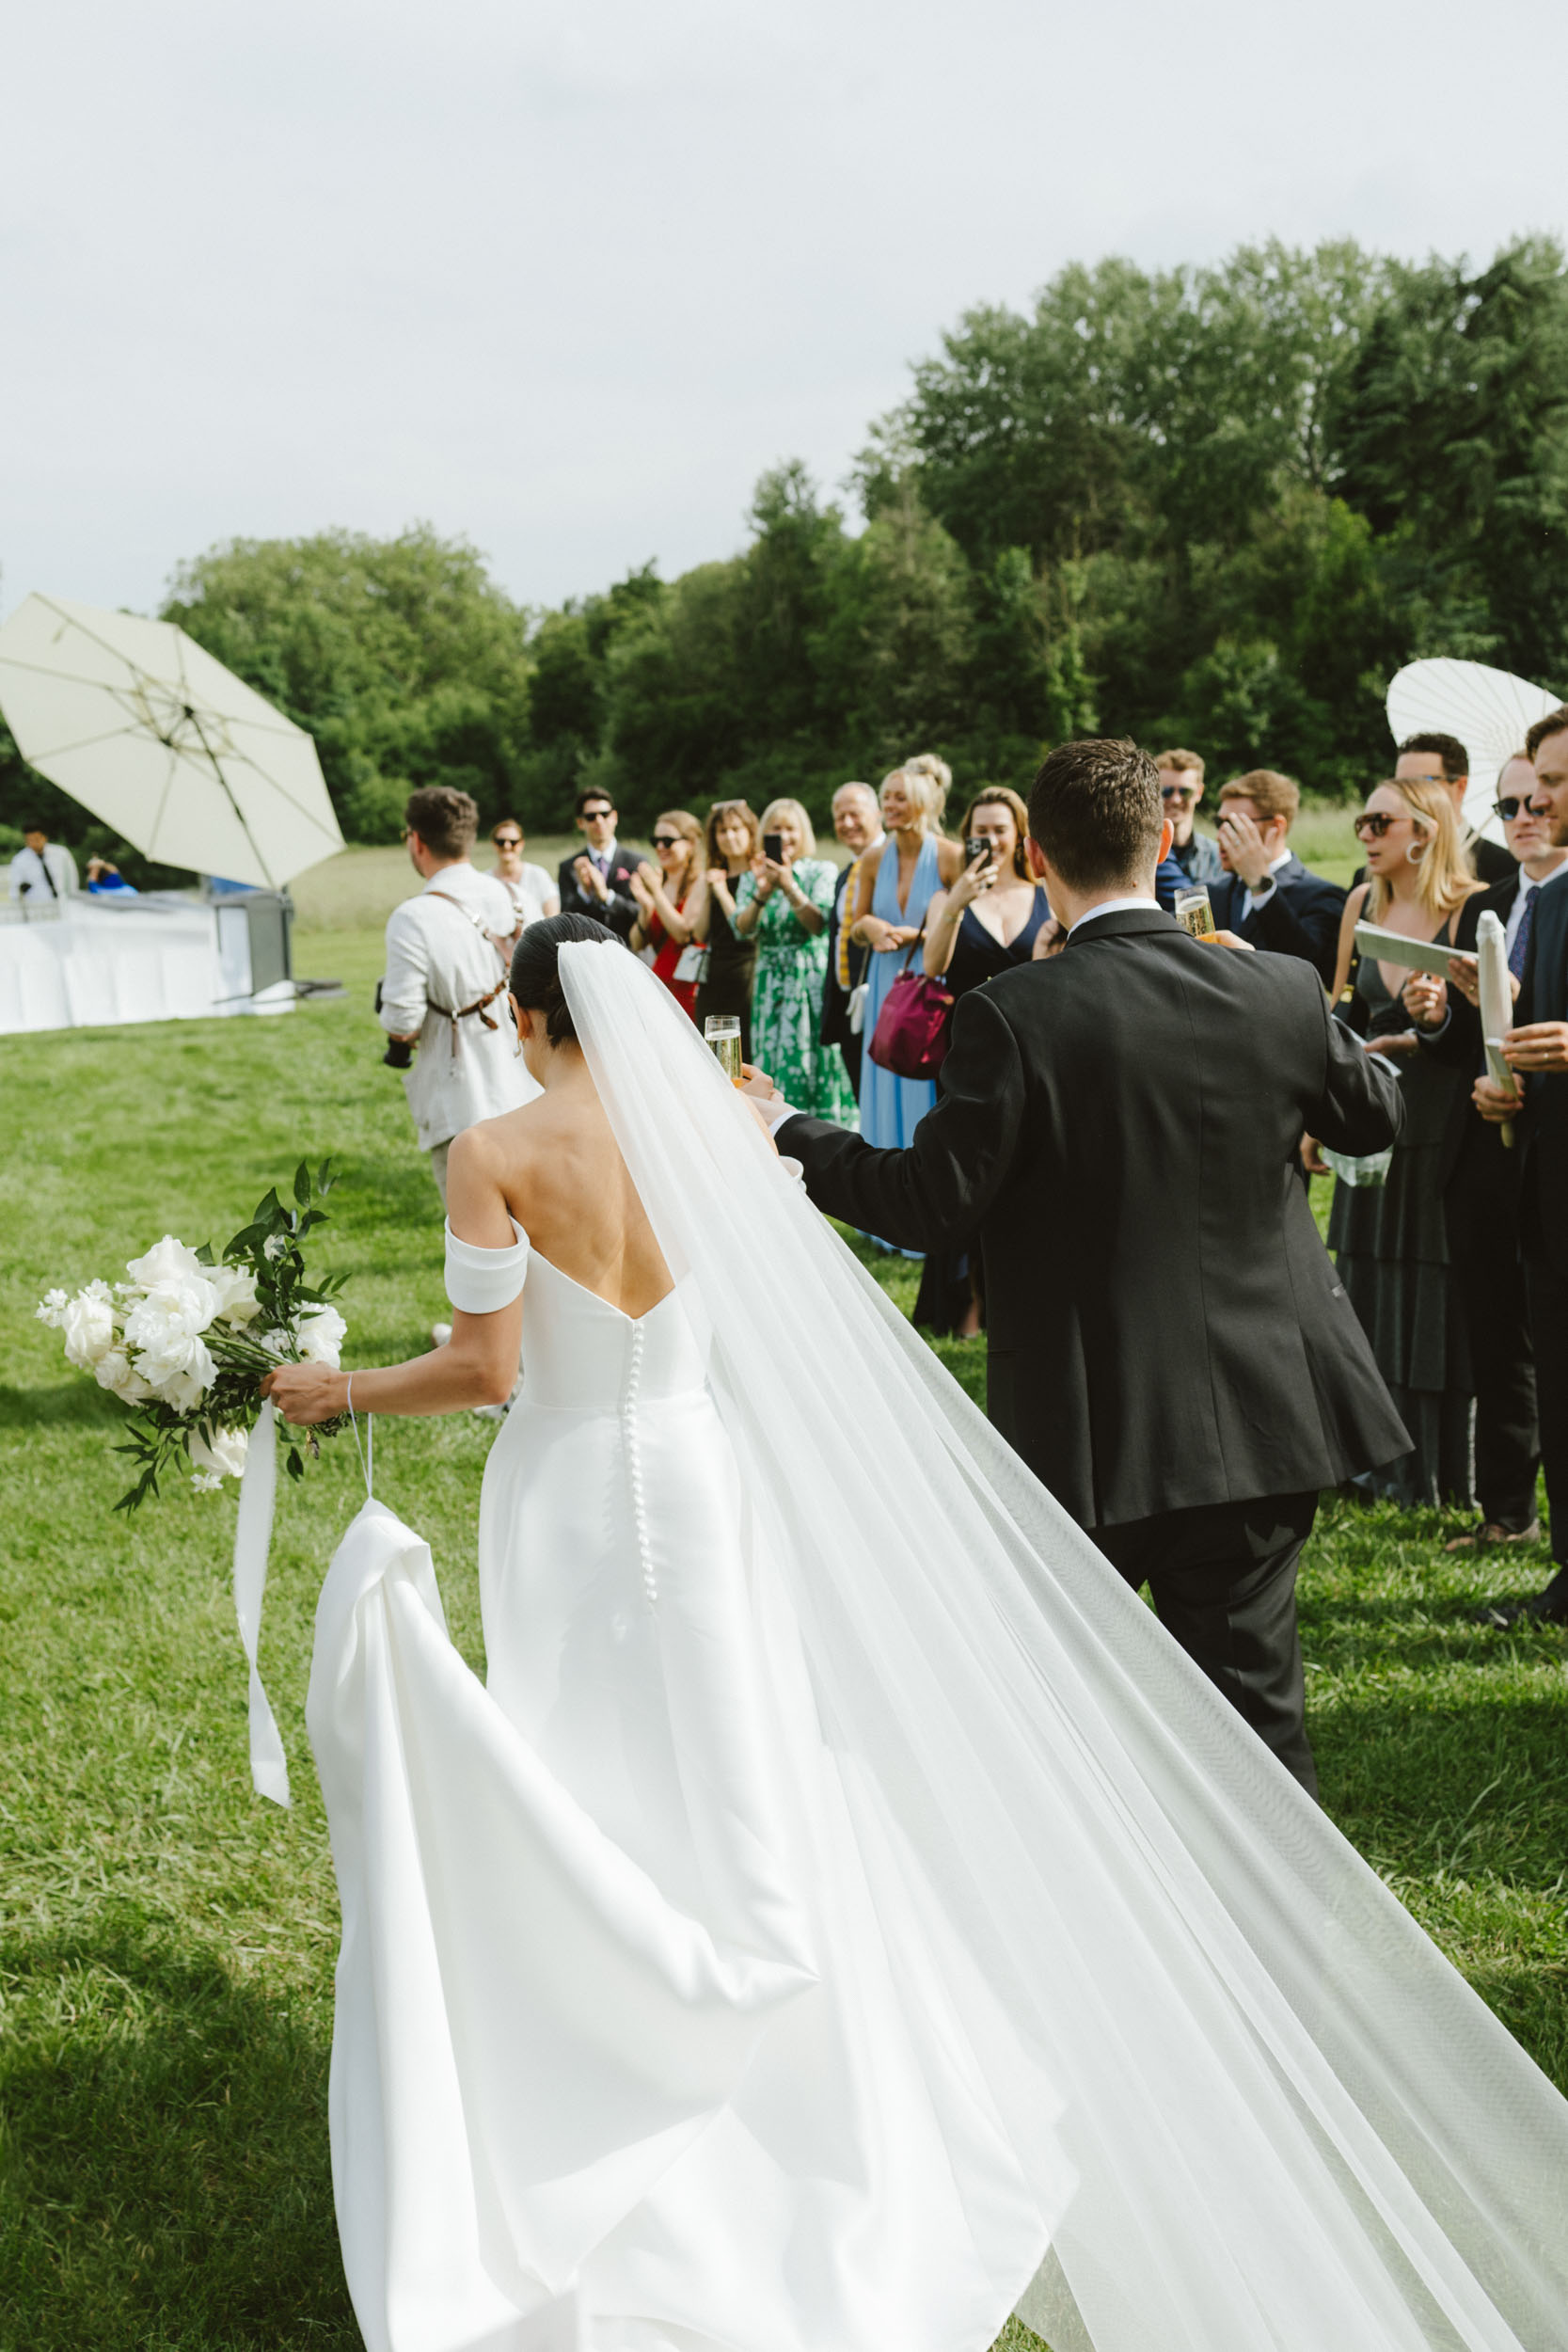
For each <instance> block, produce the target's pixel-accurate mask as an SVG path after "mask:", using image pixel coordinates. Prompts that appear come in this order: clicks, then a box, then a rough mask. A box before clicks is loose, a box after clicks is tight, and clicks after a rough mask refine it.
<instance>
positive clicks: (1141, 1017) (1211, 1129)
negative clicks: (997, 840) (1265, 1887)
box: [766, 740, 1410, 1790]
mask: <svg viewBox="0 0 1568 2352" xmlns="http://www.w3.org/2000/svg"><path fill="white" fill-rule="evenodd" d="M1029 830H1030V842H1029V854H1030V859H1031V862H1032V864H1033V866H1034V869H1035V871H1036V873H1037V875H1038V876H1039V878H1040V880H1041V881H1042V882H1044V883H1045V886H1046V890H1047V893H1048V895H1049V897H1050V900H1051V906H1052V910H1053V913H1054V914H1055V915H1056V916H1057V918H1058V920H1059V921H1060V922H1061V923H1062V924H1064V925H1065V926H1066V927H1067V928H1068V930H1069V939H1068V943H1067V946H1066V948H1065V949H1064V950H1063V952H1062V953H1061V954H1060V955H1058V956H1056V957H1054V958H1053V959H1052V960H1051V961H1047V962H1040V963H1025V964H1021V965H1020V966H1018V967H1017V968H1016V969H1015V970H1013V971H1010V972H1006V973H1005V974H1003V975H1002V976H1001V977H999V978H997V979H995V980H992V981H990V982H989V983H988V984H987V985H986V986H985V987H983V988H980V989H977V990H975V991H974V992H973V993H971V994H968V995H965V996H963V997H961V998H960V999H959V1002H958V1009H957V1011H956V1013H955V1016H954V1021H953V1036H952V1044H951V1047H950V1050H949V1053H948V1057H947V1060H946V1063H945V1064H944V1066H943V1070H942V1093H941V1095H940V1097H939V1099H938V1102H937V1104H936V1107H935V1109H934V1110H932V1111H931V1112H929V1113H928V1115H927V1117H926V1118H925V1119H924V1120H922V1121H921V1123H920V1125H919V1127H918V1128H917V1129H916V1131H915V1135H914V1137H913V1140H912V1141H911V1145H910V1147H909V1149H908V1150H907V1151H903V1152H879V1151H875V1150H873V1149H872V1147H871V1146H870V1145H869V1144H867V1143H865V1142H863V1140H862V1139H861V1137H860V1136H856V1135H851V1134H850V1133H848V1132H847V1130H846V1129H844V1128H840V1127H834V1126H831V1125H829V1124H828V1123H826V1122H825V1121H823V1120H816V1119H808V1118H804V1117H800V1116H799V1115H794V1114H790V1113H787V1112H784V1111H783V1106H782V1105H780V1106H778V1109H777V1110H774V1109H773V1108H772V1106H766V1107H767V1108H768V1112H769V1115H771V1116H772V1117H773V1120H774V1127H773V1132H774V1138H775V1141H776V1142H777V1144H778V1147H779V1149H780V1151H781V1152H784V1153H785V1154H787V1155H788V1156H790V1157H792V1158H794V1159H797V1160H799V1161H800V1163H801V1165H802V1166H803V1168H804V1170H805V1181H806V1187H807V1190H808V1191H809V1193H810V1195H811V1197H812V1199H813V1200H815V1201H816V1205H817V1206H818V1208H821V1209H825V1210H826V1211H827V1212H828V1213H829V1215H830V1216H837V1217H842V1218H843V1219H844V1220H845V1221H846V1222H847V1224H850V1225H854V1226H857V1227H858V1228H859V1229H860V1230H861V1231H862V1232H870V1233H880V1234H882V1235H884V1236H885V1237H886V1238H887V1240H889V1241H890V1242H893V1243H895V1244H897V1245H899V1246H900V1247H902V1248H907V1249H946V1248H955V1247H963V1246H965V1245H966V1244H967V1245H969V1246H973V1244H974V1236H975V1235H976V1233H977V1234H978V1237H979V1244H980V1248H981V1250H982V1252H983V1254H984V1259H985V1270H986V1301H987V1311H988V1315H989V1321H990V1328H989V1333H988V1340H989V1349H988V1369H989V1381H990V1387H989V1399H990V1402H989V1410H990V1418H991V1420H992V1421H993V1422H995V1423H996V1425H997V1427H998V1428H999V1429H1000V1430H1001V1432H1002V1433H1003V1435H1004V1436H1005V1437H1006V1438H1007V1439H1008V1440H1009V1442H1010V1443H1011V1444H1012V1445H1013V1446H1014V1447H1015V1448H1016V1449H1017V1451H1018V1452H1019V1454H1022V1457H1023V1459H1024V1460H1025V1461H1026V1462H1027V1463H1028V1465H1029V1467H1030V1469H1031V1470H1034V1471H1035V1472H1036V1474H1037V1476H1038V1477H1039V1478H1040V1479H1041V1480H1042V1481H1043V1483H1044V1484H1045V1485H1046V1486H1049V1487H1050V1488H1051V1490H1052V1492H1053V1494H1054V1495H1055V1496H1056V1498H1057V1500H1058V1502H1061V1503H1062V1504H1063V1505H1064V1507H1065V1508H1066V1509H1067V1510H1068V1511H1069V1512H1070V1513H1071V1515H1072V1516H1073V1518H1075V1519H1077V1521H1078V1522H1079V1524H1080V1526H1082V1527H1084V1528H1085V1529H1088V1530H1090V1531H1092V1533H1093V1534H1094V1538H1095V1541H1096V1542H1097V1543H1098V1544H1099V1545H1100V1547H1101V1550H1102V1551H1104V1552H1105V1553H1106V1554H1107V1556H1108V1557H1109V1558H1110V1559H1111V1560H1112V1561H1113V1562H1114V1563H1115V1565H1116V1566H1117V1568H1119V1569H1120V1571H1121V1573H1122V1574H1123V1576H1125V1577H1126V1578H1127V1579H1128V1581H1130V1582H1131V1583H1133V1584H1140V1583H1142V1582H1144V1581H1146V1580H1147V1581H1148V1585H1149V1589H1150V1592H1151V1594H1152V1597H1153V1600H1154V1605H1155V1608H1156V1609H1157V1611H1158V1612H1159V1614H1160V1617H1161V1620H1162V1622H1163V1623H1164V1625H1165V1626H1166V1627H1167V1628H1168V1629H1169V1630H1170V1632H1171V1633H1172V1634H1174V1635H1175V1637H1176V1639H1177V1640H1178V1641H1179V1642H1180V1644H1181V1645H1182V1647H1183V1648H1184V1649H1185V1650H1186V1651H1187V1652H1188V1654H1189V1656H1190V1657H1192V1658H1193V1659H1194V1660H1195V1661H1196V1663H1197V1664H1198V1665H1199V1666H1201V1667H1202V1669H1203V1671H1204V1673H1205V1674H1206V1675H1208V1677H1210V1679H1211V1681H1212V1682H1213V1683H1214V1684H1215V1685H1216V1686H1217V1687H1218V1689H1219V1690H1221V1691H1222V1692H1224V1693H1225V1695H1226V1697H1227V1699H1229V1701H1230V1702H1231V1704H1232V1705H1233V1706H1234V1707H1235V1708H1237V1709H1238V1710H1239V1712H1240V1713H1241V1714H1242V1715H1243V1716H1244V1717H1245V1718H1246V1720H1247V1722H1248V1723H1250V1724H1253V1725H1254V1727H1255V1728H1256V1729H1257V1731H1258V1732H1259V1735H1260V1736H1261V1738H1262V1739H1263V1740H1265V1741H1266V1742H1267V1744H1268V1745H1269V1746H1270V1747H1271V1748H1272V1749H1273V1750H1274V1752H1275V1755H1276V1756H1278V1757H1279V1759H1280V1761H1281V1763H1283V1764H1284V1765H1286V1766H1287V1767H1288V1769H1289V1770H1290V1771H1291V1772H1293V1773H1294V1774H1295V1775H1296V1778H1297V1779H1298V1780H1300V1781H1301V1782H1302V1783H1303V1784H1304V1785H1305V1787H1307V1788H1308V1789H1313V1790H1315V1788H1316V1774H1315V1772H1314V1770H1313V1765H1312V1754H1311V1750H1310V1748H1309V1747H1308V1745H1307V1733H1306V1728H1305V1723H1304V1684H1303V1673H1302V1662H1301V1646H1300V1642H1299V1639H1298V1637H1297V1632H1296V1613H1295V1575H1296V1562H1297V1560H1298V1558H1299V1556H1300V1552H1301V1548H1302V1545H1303V1543H1304V1542H1305V1541H1306V1538H1307V1534H1308V1533H1309V1531H1310V1529H1311V1525H1312V1520H1313V1516H1314V1514H1315V1512H1316V1509H1317V1494H1318V1489H1319V1488H1320V1487H1322V1486H1337V1485H1338V1483H1339V1482H1340V1481H1341V1480H1342V1479H1345V1478H1348V1477H1350V1476H1351V1475H1352V1474H1353V1473H1354V1472H1355V1471H1357V1470H1372V1469H1376V1468H1379V1467H1381V1465H1382V1464H1384V1463H1385V1462H1387V1461H1389V1460H1391V1459H1392V1458H1393V1457H1394V1456H1395V1455H1396V1454H1403V1453H1406V1452H1407V1451H1408V1450H1409V1446H1410V1439H1409V1437H1408V1436H1407V1435H1406V1433H1405V1430H1404V1428H1403V1427H1402V1423H1401V1422H1400V1420H1399V1417H1398V1415H1397V1414H1396V1412H1395V1410H1394V1407H1393V1404H1392V1401H1391V1399H1390V1397H1389V1395H1388V1392H1387V1391H1386V1388H1385V1387H1384V1384H1383V1381H1382V1379H1381V1377H1380V1375H1379V1374H1378V1370H1377V1367H1376V1364H1375V1363H1374V1361H1373V1359H1372V1354H1371V1350H1370V1346H1369V1345H1368V1343H1367V1340H1366V1337H1365V1334H1364V1333H1363V1331H1362V1328H1361V1326H1360V1324H1359V1323H1358V1322H1357V1320H1356V1317H1355V1313H1354V1310H1353V1308H1352V1306H1351V1304H1350V1301H1349V1299H1348V1298H1347V1297H1346V1296H1345V1293H1344V1289H1343V1286H1342V1285H1341V1284H1340V1283H1339V1281H1338V1279H1337V1278H1336V1275H1335V1271H1334V1267H1333V1264H1332V1263H1331V1261H1330V1260H1329V1257H1328V1255H1327V1252H1326V1251H1325V1250H1324V1248H1323V1243H1322V1242H1321V1241H1320V1239H1319V1238H1318V1233H1317V1229H1316V1227H1315V1226H1314V1224H1313V1221H1312V1213H1311V1210H1310V1208H1309V1207H1308V1205H1307V1198H1306V1195H1305V1192H1304V1190H1303V1188H1302V1185H1301V1184H1300V1182H1299V1180H1298V1177H1297V1174H1296V1152H1297V1146H1298V1144H1299V1143H1300V1140H1301V1136H1302V1133H1303V1131H1304V1129H1305V1130H1306V1131H1307V1132H1308V1133H1310V1134H1312V1135H1314V1136H1320V1137H1322V1138H1323V1140H1324V1141H1326V1142H1327V1143H1329V1144H1330V1145H1331V1146H1332V1147H1333V1148H1334V1149H1335V1150H1337V1151H1340V1152H1354V1153H1357V1154H1359V1153H1363V1152H1376V1151H1380V1150H1381V1149H1382V1148H1383V1147H1384V1146H1385V1145H1386V1144H1387V1143H1390V1142H1391V1141H1392V1140H1393V1138H1394V1136H1396V1134H1397V1133H1398V1131H1399V1127H1400V1120H1401V1103H1400V1093H1399V1087H1398V1084H1397V1082H1396V1080H1395V1079H1394V1078H1393V1077H1392V1075H1391V1074H1390V1073H1389V1072H1388V1071H1387V1070H1386V1069H1385V1067H1384V1065H1383V1062H1382V1059H1381V1057H1379V1056H1377V1055H1375V1054H1368V1053H1366V1052H1364V1051H1363V1049H1362V1047H1361V1045H1360V1044H1359V1042H1358V1041H1357V1040H1356V1039H1355V1038H1354V1037H1353V1036H1352V1035H1351V1034H1350V1032H1349V1031H1348V1030H1346V1029H1345V1028H1343V1027H1341V1026H1340V1025H1339V1024H1338V1023H1337V1022H1336V1021H1334V1020H1333V1019H1332V1018H1331V1017H1330V1012H1329V1006H1328V1000H1327V998H1326V997H1325V996H1324V994H1323V986H1322V983H1321V982H1320V981H1319V979H1318V977H1317V975H1316V974H1315V973H1314V971H1313V970H1312V968H1311V966H1310V965H1309V964H1307V963H1305V962H1303V961H1300V960H1299V959H1298V958H1296V957H1293V956H1262V955H1249V954H1245V953H1232V952H1229V951H1228V950H1227V949H1226V948H1225V947H1224V946H1217V945H1206V944H1204V943H1202V942H1200V941H1198V940H1196V939H1194V938H1192V937H1190V936H1189V934H1188V933H1187V932H1186V931H1184V930H1182V929H1181V928H1180V925H1179V924H1178V923H1177V922H1175V921H1174V919H1173V918H1172V917H1171V916H1170V915H1168V914H1164V913H1162V911H1161V909H1160V908H1159V906H1158V905H1157V904H1156V902H1155V898H1154V872H1155V868H1156V866H1158V864H1159V863H1160V860H1161V858H1162V857H1163V856H1164V851H1165V847H1166V845H1167V843H1168V841H1169V838H1170V827H1169V825H1168V824H1167V823H1166V822H1165V821H1164V812H1163V808H1162V803H1161V797H1160V783H1159V775H1158V772H1157V771H1156V769H1155V766H1154V763H1153V761H1152V760H1151V759H1149V758H1148V755H1147V754H1145V753H1143V752H1140V751H1139V750H1138V749H1137V748H1136V747H1135V746H1134V745H1133V744H1132V743H1122V742H1101V741H1092V740H1091V741H1085V742H1076V743H1064V744H1063V745H1062V746H1061V747H1060V748H1059V749H1058V750H1056V751H1054V752H1053V753H1052V755H1051V756H1050V758H1049V759H1047V761H1046V762H1045V765H1044V766H1043V768H1041V770H1040V771H1039V773H1038V775H1037V777H1036V779H1035V785H1034V789H1033V791H1032V793H1031V795H1030V801H1029ZM781 1112H782V1113H783V1115H782V1116H781V1115H780V1113H781Z"/></svg>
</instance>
